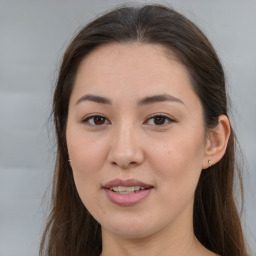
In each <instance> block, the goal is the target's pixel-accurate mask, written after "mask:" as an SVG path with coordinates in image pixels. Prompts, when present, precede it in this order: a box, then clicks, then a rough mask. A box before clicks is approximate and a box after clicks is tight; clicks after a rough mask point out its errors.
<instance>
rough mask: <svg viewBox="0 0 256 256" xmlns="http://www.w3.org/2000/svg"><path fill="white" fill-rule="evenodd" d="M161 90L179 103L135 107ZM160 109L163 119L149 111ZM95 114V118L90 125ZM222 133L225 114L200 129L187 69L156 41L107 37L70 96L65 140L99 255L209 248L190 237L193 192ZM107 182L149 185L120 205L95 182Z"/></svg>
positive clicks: (219, 151)
mask: <svg viewBox="0 0 256 256" xmlns="http://www.w3.org/2000/svg"><path fill="white" fill-rule="evenodd" d="M159 94H161V95H171V96H174V97H175V98H176V99H178V100H175V101H173V100H167V101H161V102H153V103H152V102H151V103H147V104H138V102H140V101H141V99H143V98H145V97H149V96H155V95H159ZM84 95H96V96H101V97H105V98H107V99H108V100H109V101H111V104H103V103H99V102H95V101H92V100H90V99H89V100H88V99H87V100H86V99H85V98H83V99H81V98H82V97H83V96H84ZM159 114H161V115H162V116H163V115H164V116H165V117H162V118H160V125H159V123H157V122H156V120H155V119H154V118H153V117H154V116H156V115H159ZM93 115H100V116H102V118H100V119H99V120H98V121H97V120H96V121H97V122H96V123H95V119H94V118H88V117H90V116H93ZM228 136H229V123H228V119H227V118H226V117H225V116H221V117H220V118H219V125H218V127H216V129H214V130H211V131H208V130H207V129H206V128H205V126H204V121H203V110H202V105H201V103H200V100H199V98H198V96H197V95H196V94H195V92H194V91H193V89H192V86H191V83H190V79H189V74H188V72H187V70H186V68H185V67H184V66H183V65H182V64H181V63H180V62H179V61H177V60H175V57H174V56H171V55H170V54H169V55H168V54H167V53H166V51H165V50H164V48H162V47H161V46H157V45H150V44H139V43H129V44H118V43H112V44H108V45H105V46H102V47H100V48H98V49H97V50H95V51H94V52H92V53H90V54H89V55H88V56H87V57H86V58H85V59H84V60H83V61H82V63H81V65H80V67H79V70H78V73H77V77H76V81H75V84H74V88H73V91H72V94H71V98H70V104H69V113H68V121H67V130H66V138H67V145H68V152H69V157H70V159H71V161H72V162H71V166H72V170H73V174H74V179H75V183H76V187H77V190H78V193H79V195H80V197H81V200H82V201H83V203H84V205H85V206H86V207H87V209H88V210H89V212H90V213H91V214H92V215H93V216H94V218H95V219H96V220H97V221H98V222H99V223H100V224H101V226H102V241H103V251H102V255H103V256H107V255H112V256H115V255H149V256H150V255H152V256H153V255H161V256H164V255H169V256H170V255H175V256H177V255H179V256H182V255H191V256H193V255H194V256H196V255H198V256H200V255H215V254H213V253H212V252H210V251H208V250H207V249H206V248H204V247H203V246H202V245H201V244H200V243H199V242H198V241H197V240H196V238H195V236H194V232H193V202H194V192H195V189H196V186H197V182H198V179H199V176H200V173H201V171H202V169H206V168H208V167H209V164H208V160H209V159H210V160H211V162H212V163H216V162H217V161H218V160H220V158H221V157H222V155H223V154H224V152H225V148H226V144H227V140H228ZM203 171H204V170H203ZM205 171H207V170H205ZM113 179H122V180H126V179H137V180H140V181H142V182H144V183H147V184H150V185H152V186H154V189H153V190H152V191H151V193H150V194H149V196H148V197H146V198H145V199H143V200H142V201H140V202H139V203H137V204H135V205H132V206H119V205H116V204H114V203H112V202H111V201H110V200H109V199H108V197H107V196H106V193H105V191H104V190H103V189H102V186H103V185H104V184H106V183H107V182H109V181H111V180H113Z"/></svg>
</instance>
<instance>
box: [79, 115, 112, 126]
mask: <svg viewBox="0 0 256 256" xmlns="http://www.w3.org/2000/svg"><path fill="white" fill-rule="evenodd" d="M82 123H85V124H88V125H91V126H102V125H105V124H109V123H110V122H109V121H108V119H107V118H106V117H104V116H102V115H91V116H88V117H86V118H85V119H83V120H82Z"/></svg>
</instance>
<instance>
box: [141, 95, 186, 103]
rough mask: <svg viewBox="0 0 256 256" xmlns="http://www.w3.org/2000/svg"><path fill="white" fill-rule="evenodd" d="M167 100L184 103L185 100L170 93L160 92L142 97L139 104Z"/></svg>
mask: <svg viewBox="0 0 256 256" xmlns="http://www.w3.org/2000/svg"><path fill="white" fill-rule="evenodd" d="M165 101H171V102H178V103H182V104H184V102H183V101H182V100H181V99H179V98H176V97H174V96H172V95H169V94H160V95H154V96H149V97H146V98H143V99H141V100H140V101H139V103H138V104H139V105H148V104H153V103H158V102H165Z"/></svg>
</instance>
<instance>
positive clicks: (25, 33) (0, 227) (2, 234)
mask: <svg viewBox="0 0 256 256" xmlns="http://www.w3.org/2000/svg"><path fill="white" fill-rule="evenodd" d="M127 2H129V3H131V1H121V0H119V1H117V0H116V1H114V0H112V1H110V0H108V1H103V0H102V1H100V0H94V1H88V0H84V1H81V0H80V1H64V0H62V1H57V0H55V1H47V0H46V1H36V0H34V1H28V0H23V1H18V0H17V1H14V0H11V1H10V0H6V1H4V0H0V255H1V256H32V255H37V252H38V246H39V240H40V236H41V234H42V230H43V223H44V221H45V218H46V216H47V213H48V206H49V198H50V196H49V192H50V186H51V177H52V170H53V165H54V163H53V162H54V161H53V159H54V152H55V149H54V139H53V136H52V125H51V123H49V122H48V117H49V113H50V102H51V95H52V87H53V84H54V81H55V78H56V70H57V68H56V67H57V66H58V63H59V61H60V59H61V55H62V53H63V51H64V49H65V47H66V46H67V44H68V42H69V40H70V39H71V37H72V36H73V35H74V32H76V31H78V30H79V28H81V26H82V25H84V24H85V23H86V22H87V21H89V20H91V19H92V18H94V17H95V16H96V15H98V14H99V13H102V12H103V11H105V10H107V9H109V8H112V7H114V6H115V5H116V4H121V3H127ZM141 2H142V1H141ZM143 2H144V3H146V1H143ZM155 2H160V1H155ZM137 3H138V2H137ZM147 3H149V1H147ZM161 3H163V2H162V1H161ZM165 3H169V4H171V5H172V6H173V7H175V8H176V9H177V10H179V11H181V12H182V13H184V14H186V15H187V16H188V17H189V18H191V19H192V20H193V21H194V22H195V23H197V24H198V25H199V26H200V27H201V28H202V29H203V31H204V32H205V33H206V34H207V35H208V37H209V39H210V40H211V41H212V43H213V45H214V46H215V48H216V50H217V52H218V54H219V55H220V58H221V60H222V63H223V65H224V67H225V70H226V75H227V81H228V84H229V88H228V90H229V92H230V96H231V99H232V101H233V107H234V111H233V121H234V123H235V129H236V131H237V135H238V138H239V141H240V144H241V148H242V151H243V152H244V155H245V158H246V160H245V162H244V163H243V164H242V165H243V167H244V169H245V172H244V181H245V193H246V204H245V211H244V215H243V216H244V217H243V223H244V226H245V232H246V235H247V238H248V241H249V243H250V245H251V247H252V253H251V255H254V256H255V255H256V241H255V236H256V199H255V196H254V195H255V194H256V186H255V182H256V172H255V170H256V161H255V156H256V154H255V152H256V135H255V132H256V100H255V96H256V70H255V67H256V49H255V47H256V14H255V13H256V1H255V0H250V1H249V0H239V1H238V0H215V1H211V0H183V1H182V0H180V1H178V0H176V1H175V0H174V1H165ZM253 236H254V238H253Z"/></svg>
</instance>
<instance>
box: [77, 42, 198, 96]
mask: <svg viewBox="0 0 256 256" xmlns="http://www.w3.org/2000/svg"><path fill="white" fill-rule="evenodd" d="M85 93H92V94H95V93H96V94H99V95H102V96H107V97H109V98H113V97H122V98H123V99H124V97H125V98H130V99H133V98H134V99H135V98H138V97H143V96H147V95H146V94H148V95H154V94H165V93H170V94H174V96H176V97H179V98H183V97H185V98H186V97H190V98H191V99H192V100H193V98H197V96H196V94H195V93H194V91H193V88H192V86H191V82H190V78H189V73H188V71H187V69H186V68H185V67H184V65H183V64H181V63H180V62H179V61H178V60H177V58H176V57H175V55H174V54H172V53H171V52H168V51H167V50H166V49H165V48H164V47H162V46H160V45H153V44H142V43H125V44H120V43H110V44H108V45H104V46H101V47H99V48H97V49H96V50H94V51H93V52H91V53H90V54H89V55H88V56H86V57H85V58H84V59H83V61H82V62H81V64H80V66H79V69H78V72H77V76H76V80H75V86H74V92H73V94H74V95H76V94H77V95H76V97H78V95H81V94H85Z"/></svg>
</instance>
